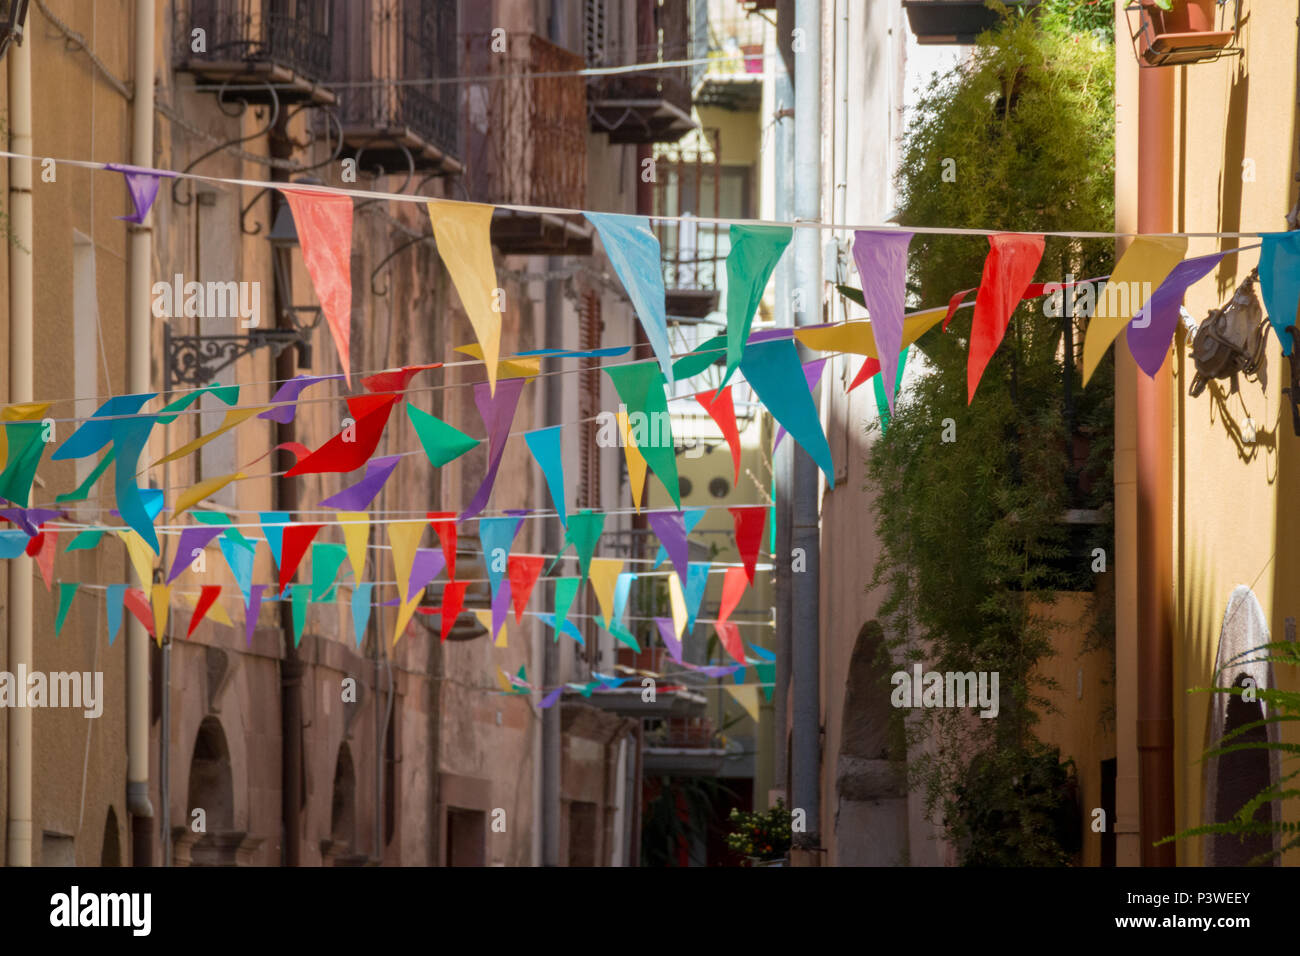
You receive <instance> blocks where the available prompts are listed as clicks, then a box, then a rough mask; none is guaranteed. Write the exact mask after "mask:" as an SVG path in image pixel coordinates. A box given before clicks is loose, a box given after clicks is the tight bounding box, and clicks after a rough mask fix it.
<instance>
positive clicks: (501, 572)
mask: <svg viewBox="0 0 1300 956" xmlns="http://www.w3.org/2000/svg"><path fill="white" fill-rule="evenodd" d="M523 523H524V519H523V516H522V515H520V516H512V517H507V518H479V519H478V540H479V544H480V545H481V546H482V548H483V564H484V565H485V566H486V567H487V574H488V582H489V584H491V586H492V594H493V595H496V593H497V591H498V590H499V589H500V587H501V579H502V578H503V577H504V576H505V573H506V559H507V558H509V557H510V546H511V545H512V544H514V540H515V535H517V534H518V533H519V527H520V525H522V524H523ZM493 633H496V632H495V630H494V631H493Z"/></svg>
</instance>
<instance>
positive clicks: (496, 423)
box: [460, 378, 526, 521]
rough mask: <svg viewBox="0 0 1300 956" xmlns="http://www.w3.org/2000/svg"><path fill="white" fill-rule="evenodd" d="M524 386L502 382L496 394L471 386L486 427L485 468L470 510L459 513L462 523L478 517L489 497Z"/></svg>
mask: <svg viewBox="0 0 1300 956" xmlns="http://www.w3.org/2000/svg"><path fill="white" fill-rule="evenodd" d="M525 384H526V383H525V380H524V379H522V378H507V379H502V380H501V382H500V384H499V389H500V390H499V391H497V392H491V391H489V389H488V387H487V386H486V385H485V384H484V383H482V382H479V383H477V384H476V385H475V386H474V404H475V405H477V406H478V413H479V415H480V416H482V418H483V424H484V425H485V426H487V433H488V467H487V473H486V474H485V475H484V476H483V483H482V484H481V485H479V489H478V491H476V492H474V497H473V498H472V499H471V500H470V503H469V506H468V507H466V509H465V510H464V511H463V512H462V513H461V515H460V520H461V521H464V520H465V519H466V518H476V517H478V516H479V514H481V513H482V511H483V509H484V508H486V507H487V503H488V499H489V498H491V497H492V486H493V485H494V484H496V480H497V470H498V469H499V468H500V467H501V456H502V455H504V454H505V451H506V439H507V438H509V437H510V425H511V423H512V422H513V421H514V420H515V409H516V408H517V407H518V406H519V395H520V393H521V392H522V391H523V388H524V385H525Z"/></svg>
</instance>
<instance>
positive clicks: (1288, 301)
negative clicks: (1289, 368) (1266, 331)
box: [1259, 232, 1300, 355]
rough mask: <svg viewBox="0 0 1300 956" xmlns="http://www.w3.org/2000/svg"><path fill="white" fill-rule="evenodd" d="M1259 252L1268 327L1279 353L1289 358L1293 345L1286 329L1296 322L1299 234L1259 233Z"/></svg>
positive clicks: (1299, 291)
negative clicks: (1274, 336) (1270, 327)
mask: <svg viewBox="0 0 1300 956" xmlns="http://www.w3.org/2000/svg"><path fill="white" fill-rule="evenodd" d="M1260 239H1261V240H1262V242H1263V248H1262V249H1260V250H1259V294H1260V298H1262V299H1263V300H1264V311H1265V313H1266V314H1267V315H1268V321H1269V324H1270V325H1272V326H1273V331H1275V332H1276V333H1277V337H1278V341H1280V342H1281V343H1282V354H1283V355H1290V354H1291V347H1292V345H1293V344H1294V343H1293V342H1292V340H1291V335H1290V333H1289V332H1287V329H1288V328H1289V327H1291V326H1293V325H1295V323H1296V306H1297V305H1298V304H1300V232H1266V233H1263V234H1261V236H1260Z"/></svg>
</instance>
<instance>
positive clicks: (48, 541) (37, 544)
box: [27, 531, 58, 591]
mask: <svg viewBox="0 0 1300 956" xmlns="http://www.w3.org/2000/svg"><path fill="white" fill-rule="evenodd" d="M57 534H58V532H57V531H42V532H41V533H40V534H38V535H37V536H36V537H34V538H32V540H31V541H28V542H27V553H28V554H29V555H31V556H32V557H33V558H35V559H36V567H38V568H39V569H40V572H41V580H43V581H44V582H45V590H47V591H48V590H49V589H50V583H51V581H53V579H54V547H55V545H54V538H55V536H56V535H57Z"/></svg>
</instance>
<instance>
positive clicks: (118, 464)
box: [0, 415, 158, 554]
mask: <svg viewBox="0 0 1300 956" xmlns="http://www.w3.org/2000/svg"><path fill="white" fill-rule="evenodd" d="M153 426H154V418H153V416H151V415H145V416H142V417H139V418H119V419H116V420H114V422H113V424H112V425H111V426H110V428H111V431H112V434H113V494H114V496H115V498H116V501H117V510H118V513H119V514H120V515H121V516H122V520H123V521H125V522H126V523H127V525H128V526H129V527H130V528H131V529H133V530H134V531H135V532H136V533H137V534H139V535H140V537H141V539H142V540H143V541H144V542H145V544H147V545H148V546H149V549H150V550H151V551H153V552H154V554H157V553H158V536H157V535H156V534H155V533H154V530H153V517H152V516H151V515H150V514H149V512H148V510H147V509H146V508H145V503H144V498H143V496H142V495H141V493H140V489H139V487H138V486H137V485H136V483H135V474H136V469H137V468H138V466H139V464H140V455H141V453H143V451H144V447H145V445H146V444H147V443H148V441H149V432H150V431H152V430H153ZM0 494H4V492H3V491H0ZM5 497H10V496H8V495H5ZM10 500H13V499H12V498H11V499H10Z"/></svg>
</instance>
